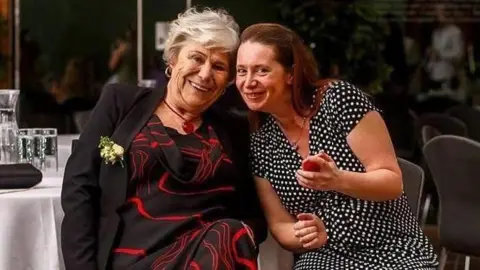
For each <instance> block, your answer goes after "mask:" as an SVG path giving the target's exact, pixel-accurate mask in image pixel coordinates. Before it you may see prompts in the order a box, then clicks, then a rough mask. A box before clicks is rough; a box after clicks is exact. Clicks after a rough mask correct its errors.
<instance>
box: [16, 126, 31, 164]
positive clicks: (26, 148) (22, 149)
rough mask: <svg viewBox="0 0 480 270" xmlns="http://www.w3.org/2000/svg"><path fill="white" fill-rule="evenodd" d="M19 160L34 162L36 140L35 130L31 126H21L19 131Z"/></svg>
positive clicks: (17, 144)
mask: <svg viewBox="0 0 480 270" xmlns="http://www.w3.org/2000/svg"><path fill="white" fill-rule="evenodd" d="M16 149H17V151H16V152H17V162H18V163H31V164H33V156H34V142H33V130H32V129H29V128H21V129H19V130H18V132H17V143H16Z"/></svg>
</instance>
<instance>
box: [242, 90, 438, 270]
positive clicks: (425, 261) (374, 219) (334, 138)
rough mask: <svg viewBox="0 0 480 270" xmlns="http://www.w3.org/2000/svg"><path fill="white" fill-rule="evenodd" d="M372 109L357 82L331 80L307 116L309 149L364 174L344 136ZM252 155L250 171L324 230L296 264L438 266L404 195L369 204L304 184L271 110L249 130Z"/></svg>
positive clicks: (322, 266) (304, 266)
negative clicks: (322, 239) (323, 237)
mask: <svg viewBox="0 0 480 270" xmlns="http://www.w3.org/2000/svg"><path fill="white" fill-rule="evenodd" d="M375 110H377V109H376V108H375V107H374V106H373V105H372V103H371V102H370V101H369V99H368V97H367V96H366V95H365V94H363V93H362V92H361V91H360V90H359V89H358V88H356V87H354V86H353V85H351V84H349V83H347V82H344V81H338V82H335V83H332V84H331V85H330V86H329V88H328V89H327V90H326V92H325V95H324V99H323V101H322V104H321V107H320V110H319V112H318V113H317V114H316V115H315V116H314V117H312V119H311V122H310V131H309V132H310V134H309V145H310V146H309V147H310V153H318V152H319V151H320V150H323V151H325V152H326V153H327V154H328V155H330V156H331V157H332V158H333V160H334V161H335V163H336V164H337V166H338V167H339V168H340V169H342V170H348V171H353V172H365V168H364V167H363V165H362V163H361V162H360V160H359V159H358V158H357V157H356V156H355V154H354V153H353V151H352V150H351V149H350V147H349V145H348V144H347V140H346V137H347V135H348V133H349V132H350V131H351V130H352V129H353V128H354V127H355V126H356V125H357V124H358V122H359V121H360V120H361V119H362V118H363V116H364V115H365V114H366V113H368V112H370V111H375ZM250 154H251V162H252V168H253V171H254V174H255V175H257V176H259V177H261V178H265V179H268V181H269V182H270V184H271V185H272V187H273V188H274V190H275V191H276V193H277V195H278V197H279V198H280V200H281V202H282V204H283V206H284V207H285V209H286V210H287V211H288V212H289V213H290V214H292V215H296V214H298V213H302V212H307V213H316V214H317V215H318V216H319V217H320V218H321V219H322V220H323V221H324V223H325V226H326V228H327V234H328V242H327V244H326V245H325V246H324V247H322V248H320V249H318V250H315V251H311V252H307V253H304V254H300V255H296V256H295V266H294V269H297V270H303V269H305V270H307V269H308V270H311V269H352V270H353V269H355V270H359V269H360V270H361V269H370V270H371V269H436V266H437V265H438V262H437V256H436V255H435V253H434V251H433V247H432V246H431V244H430V243H429V242H428V240H427V238H426V237H425V236H424V234H423V232H422V231H421V229H420V227H419V226H418V222H417V220H416V218H415V217H414V215H413V214H412V212H411V210H410V207H409V205H408V203H407V200H406V197H405V196H404V195H403V196H402V197H401V198H399V199H396V200H391V201H386V202H372V201H365V200H360V199H356V198H353V197H349V196H346V195H344V194H341V193H337V192H324V191H315V190H310V189H306V188H303V187H302V186H300V185H299V184H298V183H297V181H296V178H295V171H296V170H298V168H300V166H301V162H302V158H301V156H300V155H299V154H298V153H297V152H296V151H294V150H293V149H292V148H291V147H290V144H289V143H288V140H287V138H286V137H285V135H284V134H283V133H282V131H281V129H280V127H279V126H278V125H277V124H276V121H275V120H274V118H273V117H271V116H269V117H268V119H267V120H266V122H265V123H264V124H263V125H262V126H261V127H260V129H259V130H258V131H256V132H255V133H253V134H252V135H251V144H250Z"/></svg>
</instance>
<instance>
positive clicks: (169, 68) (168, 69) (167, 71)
mask: <svg viewBox="0 0 480 270" xmlns="http://www.w3.org/2000/svg"><path fill="white" fill-rule="evenodd" d="M165 76H167V78H170V77H171V76H172V66H168V67H167V68H166V69H165Z"/></svg>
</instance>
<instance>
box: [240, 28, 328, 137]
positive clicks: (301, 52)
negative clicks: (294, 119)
mask: <svg viewBox="0 0 480 270" xmlns="http://www.w3.org/2000/svg"><path fill="white" fill-rule="evenodd" d="M246 42H257V43H260V44H263V45H266V46H271V47H272V48H273V50H274V52H275V55H276V60H277V61H278V62H279V63H280V64H281V65H282V66H283V67H284V68H285V69H286V70H287V71H290V72H292V75H293V86H292V95H291V97H292V105H293V108H294V110H295V112H296V113H297V114H298V115H300V116H303V117H309V116H311V115H312V114H314V113H315V112H317V110H318V108H319V107H320V103H321V102H322V98H323V93H324V92H325V90H326V88H327V86H328V84H329V83H330V82H331V81H332V80H329V79H324V80H321V79H320V75H319V72H318V66H317V62H316V61H315V58H314V56H313V53H312V51H311V50H310V48H308V47H307V46H306V45H305V44H304V43H303V41H302V39H301V38H300V37H299V36H298V35H297V34H296V33H295V32H294V31H292V30H291V29H289V28H287V27H285V26H282V25H280V24H275V23H259V24H254V25H251V26H249V27H248V28H247V29H245V30H244V31H243V32H242V34H241V36H240V44H243V43H246ZM264 118H265V114H261V113H258V112H250V114H249V119H250V121H251V124H252V128H253V129H254V130H255V129H257V128H258V127H259V126H260V125H261V124H262V121H263V120H264Z"/></svg>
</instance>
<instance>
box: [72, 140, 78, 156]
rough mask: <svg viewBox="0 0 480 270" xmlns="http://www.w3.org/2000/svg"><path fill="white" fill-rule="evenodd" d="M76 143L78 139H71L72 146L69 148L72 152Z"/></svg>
mask: <svg viewBox="0 0 480 270" xmlns="http://www.w3.org/2000/svg"><path fill="white" fill-rule="evenodd" d="M77 143H78V139H73V140H72V146H71V147H72V148H71V150H72V153H73V150H75V146H76V145H77Z"/></svg>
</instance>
